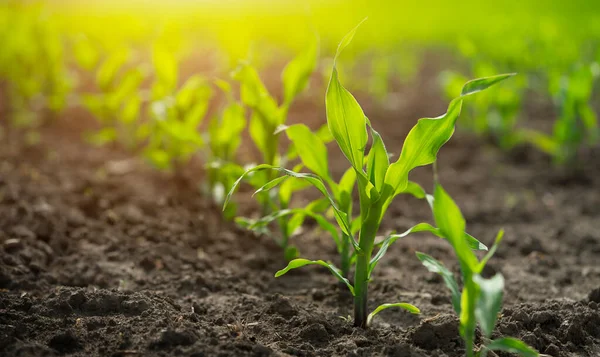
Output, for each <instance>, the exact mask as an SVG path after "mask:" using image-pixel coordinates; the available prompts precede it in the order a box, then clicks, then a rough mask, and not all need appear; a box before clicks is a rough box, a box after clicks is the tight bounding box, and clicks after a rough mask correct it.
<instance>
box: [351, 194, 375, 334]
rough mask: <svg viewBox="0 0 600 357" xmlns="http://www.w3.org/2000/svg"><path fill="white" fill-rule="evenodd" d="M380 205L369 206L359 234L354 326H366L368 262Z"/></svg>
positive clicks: (355, 277)
mask: <svg viewBox="0 0 600 357" xmlns="http://www.w3.org/2000/svg"><path fill="white" fill-rule="evenodd" d="M381 209H382V207H380V206H379V205H377V206H374V207H371V209H370V210H369V213H368V215H367V217H366V218H365V220H364V222H363V224H362V226H361V229H360V234H359V241H358V244H359V246H360V251H359V252H358V253H357V257H356V271H355V273H354V326H357V327H362V328H367V315H368V314H367V295H368V294H367V293H368V285H369V264H370V262H371V254H372V252H373V244H374V243H375V236H376V235H377V230H378V229H379V217H380V213H381Z"/></svg>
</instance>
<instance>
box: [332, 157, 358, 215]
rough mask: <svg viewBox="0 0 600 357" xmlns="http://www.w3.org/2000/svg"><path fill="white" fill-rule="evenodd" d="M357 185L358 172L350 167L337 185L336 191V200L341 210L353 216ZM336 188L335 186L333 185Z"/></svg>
mask: <svg viewBox="0 0 600 357" xmlns="http://www.w3.org/2000/svg"><path fill="white" fill-rule="evenodd" d="M355 183H356V171H355V170H354V168H352V167H350V168H349V169H348V170H346V172H345V173H344V174H343V175H342V178H341V179H340V182H339V183H338V184H337V186H336V187H335V190H334V194H335V195H336V200H337V202H338V204H339V205H340V209H341V210H342V211H344V212H346V213H347V214H348V215H351V214H352V203H353V200H352V191H353V190H354V185H355ZM333 186H335V185H333Z"/></svg>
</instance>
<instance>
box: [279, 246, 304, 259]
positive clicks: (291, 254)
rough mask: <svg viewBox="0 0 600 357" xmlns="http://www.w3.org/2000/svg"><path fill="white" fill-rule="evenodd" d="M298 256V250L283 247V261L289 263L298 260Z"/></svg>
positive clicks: (292, 247) (291, 247)
mask: <svg viewBox="0 0 600 357" xmlns="http://www.w3.org/2000/svg"><path fill="white" fill-rule="evenodd" d="M299 254H300V252H299V251H298V248H296V247H294V246H291V245H290V246H287V247H285V251H284V252H283V257H284V259H285V260H287V261H291V260H293V259H296V258H298V255H299Z"/></svg>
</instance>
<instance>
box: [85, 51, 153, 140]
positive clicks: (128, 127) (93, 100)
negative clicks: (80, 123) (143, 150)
mask: <svg viewBox="0 0 600 357" xmlns="http://www.w3.org/2000/svg"><path fill="white" fill-rule="evenodd" d="M130 57H131V53H130V52H129V51H128V50H125V49H117V50H114V51H113V52H112V53H110V54H109V55H108V56H107V57H106V59H104V61H102V63H101V64H100V65H99V66H98V68H97V69H96V72H95V84H96V87H97V88H98V90H99V93H87V94H82V96H81V103H82V105H83V106H84V107H85V108H86V109H87V110H89V111H90V112H91V113H92V114H93V115H94V117H95V118H96V120H97V121H98V122H99V124H100V129H99V130H98V131H97V132H94V133H91V134H90V135H88V140H89V141H90V142H91V143H93V144H95V145H106V144H110V143H115V142H116V143H120V144H121V145H124V146H125V147H126V148H128V149H130V150H133V149H135V148H136V147H137V146H138V145H139V142H140V138H139V136H138V134H137V132H138V126H139V121H138V119H139V117H140V112H141V109H142V98H141V96H140V85H141V84H142V81H143V80H144V78H145V77H146V74H145V71H144V70H143V68H129V66H128V61H129V59H130Z"/></svg>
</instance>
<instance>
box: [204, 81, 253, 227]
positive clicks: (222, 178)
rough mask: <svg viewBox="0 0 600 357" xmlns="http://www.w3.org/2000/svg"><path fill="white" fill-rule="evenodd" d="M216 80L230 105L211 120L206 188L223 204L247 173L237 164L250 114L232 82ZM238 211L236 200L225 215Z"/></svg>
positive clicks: (227, 104)
mask: <svg viewBox="0 0 600 357" xmlns="http://www.w3.org/2000/svg"><path fill="white" fill-rule="evenodd" d="M216 83H217V86H218V87H219V88H221V90H222V91H223V93H224V94H225V96H226V104H225V107H224V108H223V109H222V111H221V114H220V115H218V116H215V117H214V118H213V119H212V120H211V122H210V125H209V129H208V134H209V135H208V139H207V140H208V142H209V148H210V153H209V157H208V163H207V171H208V187H207V189H206V190H207V191H208V192H209V194H210V196H211V197H212V198H213V200H214V201H215V203H217V204H220V205H222V204H223V202H224V201H225V194H226V193H227V192H229V190H231V187H232V186H233V183H234V182H235V180H236V179H237V178H238V177H239V176H240V175H241V174H242V173H243V172H244V168H243V167H241V166H240V165H238V164H237V163H236V153H237V151H238V149H239V147H240V144H241V135H242V131H243V130H244V129H245V128H246V117H245V113H244V107H243V106H242V105H241V104H240V103H238V102H237V101H236V100H235V99H234V97H233V93H232V89H231V86H230V85H229V83H227V82H225V81H221V80H218V81H217V82H216ZM235 212H236V207H235V204H233V203H232V204H230V205H229V206H228V208H227V211H226V212H225V216H226V217H227V218H233V216H235Z"/></svg>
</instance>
